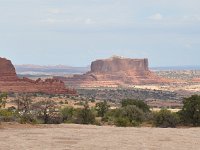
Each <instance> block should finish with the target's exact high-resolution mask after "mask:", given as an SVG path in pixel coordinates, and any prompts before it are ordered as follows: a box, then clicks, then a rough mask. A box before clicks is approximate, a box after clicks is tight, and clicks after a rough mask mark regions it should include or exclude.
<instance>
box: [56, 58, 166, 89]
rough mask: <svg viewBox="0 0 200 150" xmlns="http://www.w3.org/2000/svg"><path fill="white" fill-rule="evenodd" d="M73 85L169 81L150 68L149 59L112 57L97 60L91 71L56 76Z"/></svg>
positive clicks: (99, 85)
mask: <svg viewBox="0 0 200 150" xmlns="http://www.w3.org/2000/svg"><path fill="white" fill-rule="evenodd" d="M55 78H56V79H60V80H62V81H64V82H66V83H67V84H68V85H70V86H72V87H118V86H133V85H143V84H158V83H159V84H160V83H166V82H169V80H167V79H163V78H161V77H158V76H157V75H155V74H154V73H153V72H151V71H150V70H149V67H148V59H130V58H121V57H112V58H110V59H104V60H96V61H94V62H92V64H91V71H89V72H87V73H86V74H83V75H74V76H73V77H70V78H63V77H55Z"/></svg>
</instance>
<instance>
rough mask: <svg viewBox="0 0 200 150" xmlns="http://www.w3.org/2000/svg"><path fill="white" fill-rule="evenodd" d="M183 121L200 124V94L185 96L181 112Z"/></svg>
mask: <svg viewBox="0 0 200 150" xmlns="http://www.w3.org/2000/svg"><path fill="white" fill-rule="evenodd" d="M179 115H180V118H181V121H182V123H184V124H187V125H190V124H192V125H193V126H200V96H198V95H193V96H191V97H189V98H185V99H184V101H183V108H182V110H181V111H180V112H179Z"/></svg>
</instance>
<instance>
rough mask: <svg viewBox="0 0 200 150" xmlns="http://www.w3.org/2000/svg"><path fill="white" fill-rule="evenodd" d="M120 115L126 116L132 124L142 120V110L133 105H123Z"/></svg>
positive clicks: (137, 123)
mask: <svg viewBox="0 0 200 150" xmlns="http://www.w3.org/2000/svg"><path fill="white" fill-rule="evenodd" d="M122 116H123V117H127V118H128V119H129V121H130V123H131V124H132V125H133V126H137V125H139V124H140V123H142V122H143V121H144V112H143V111H142V110H141V109H139V108H138V107H136V106H135V105H129V106H126V107H123V108H122Z"/></svg>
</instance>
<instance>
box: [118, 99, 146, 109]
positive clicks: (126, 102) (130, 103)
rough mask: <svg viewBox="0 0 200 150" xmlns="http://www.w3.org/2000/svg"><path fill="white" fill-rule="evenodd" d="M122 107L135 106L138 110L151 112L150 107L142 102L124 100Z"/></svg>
mask: <svg viewBox="0 0 200 150" xmlns="http://www.w3.org/2000/svg"><path fill="white" fill-rule="evenodd" d="M121 105H122V107H126V106H129V105H135V106H137V107H138V108H140V109H141V110H142V111H143V112H150V109H149V106H148V105H147V104H146V103H145V102H144V101H142V100H135V99H125V100H122V102H121Z"/></svg>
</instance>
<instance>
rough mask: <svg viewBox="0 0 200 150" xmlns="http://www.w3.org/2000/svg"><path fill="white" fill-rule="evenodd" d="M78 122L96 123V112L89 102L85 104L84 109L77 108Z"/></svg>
mask: <svg viewBox="0 0 200 150" xmlns="http://www.w3.org/2000/svg"><path fill="white" fill-rule="evenodd" d="M76 123H79V124H94V123H95V114H94V112H93V111H92V110H91V109H90V108H89V105H88V103H87V102H86V103H85V104H84V108H83V109H77V116H76Z"/></svg>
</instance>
